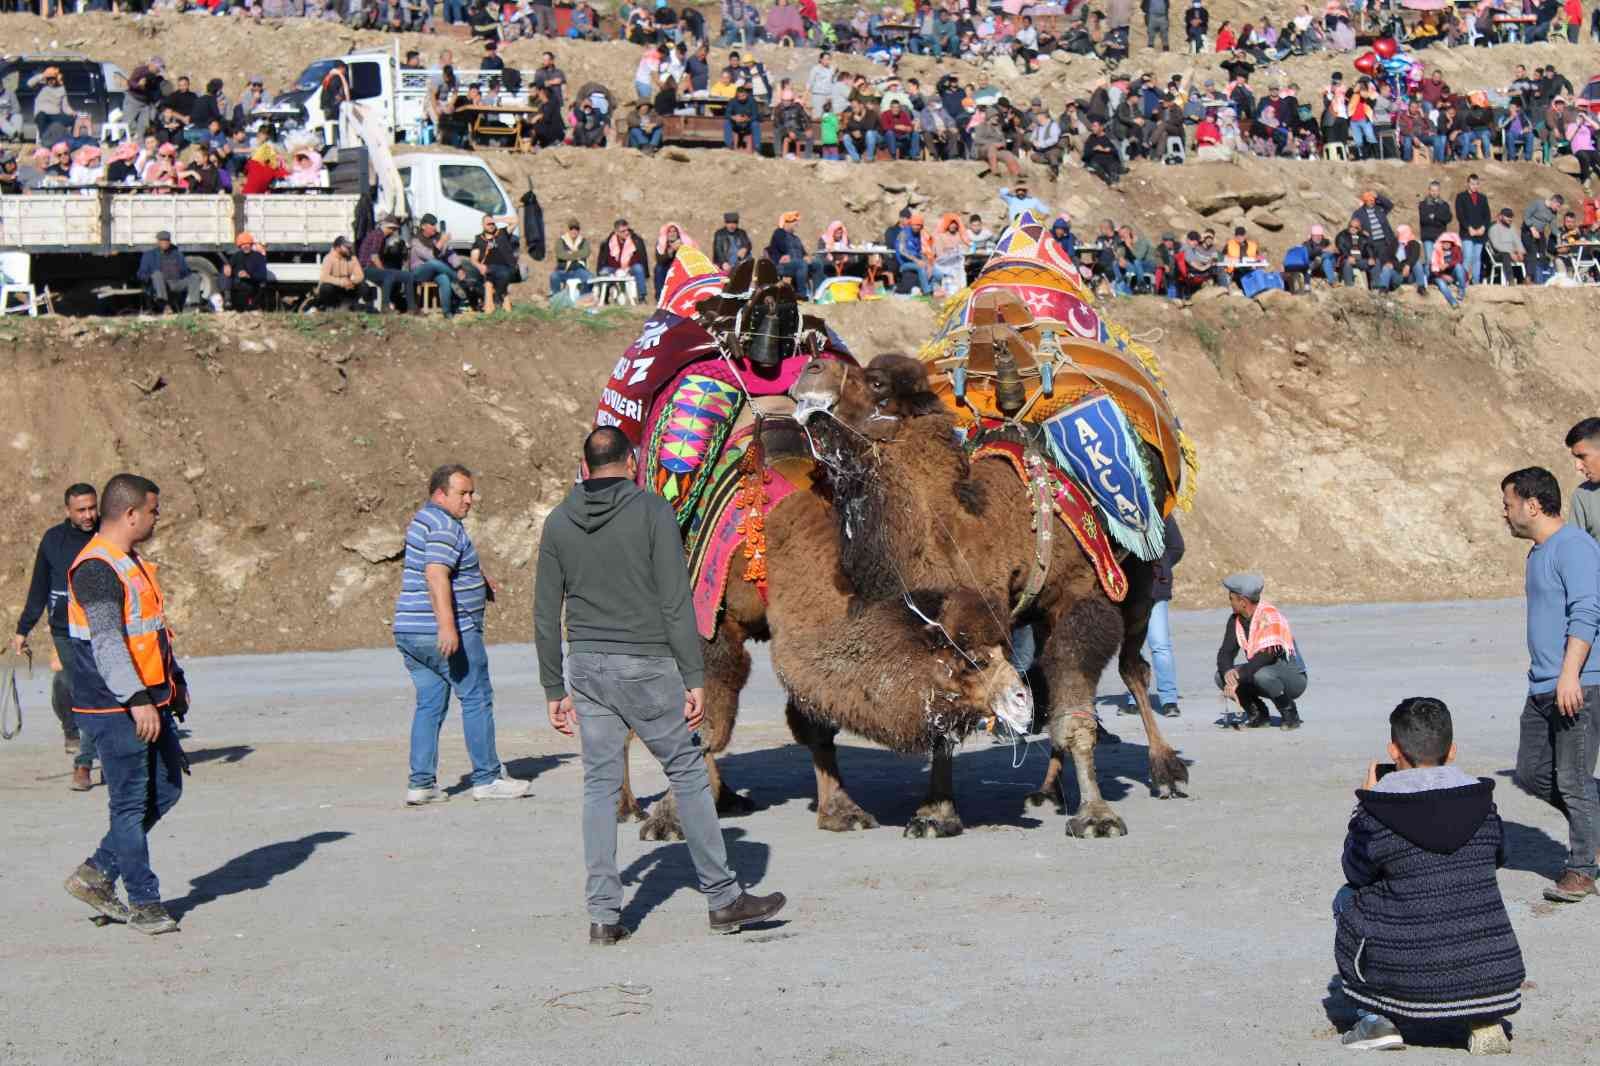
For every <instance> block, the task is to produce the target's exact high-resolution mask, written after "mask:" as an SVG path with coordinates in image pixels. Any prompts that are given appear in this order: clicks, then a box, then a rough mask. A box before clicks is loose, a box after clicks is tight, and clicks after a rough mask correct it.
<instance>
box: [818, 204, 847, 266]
mask: <svg viewBox="0 0 1600 1066" xmlns="http://www.w3.org/2000/svg"><path fill="white" fill-rule="evenodd" d="M848 247H850V231H849V230H847V229H845V225H844V223H843V222H840V221H838V220H837V219H835V220H834V221H832V222H830V223H828V228H827V229H825V230H823V231H822V236H820V237H818V238H817V253H818V254H817V262H818V263H819V264H821V266H822V278H821V279H820V280H822V281H826V280H827V279H828V278H837V277H842V276H844V272H845V268H846V267H848V266H849V264H850V259H849V257H848V256H846V255H845V254H844V252H843V250H844V249H845V248H848Z"/></svg>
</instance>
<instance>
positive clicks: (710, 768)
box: [639, 617, 754, 840]
mask: <svg viewBox="0 0 1600 1066" xmlns="http://www.w3.org/2000/svg"><path fill="white" fill-rule="evenodd" d="M745 636H746V633H745V629H744V627H743V626H742V625H740V624H739V623H738V622H737V621H735V620H734V619H732V618H729V617H724V618H723V621H722V624H721V625H720V626H718V628H717V635H716V637H715V638H714V639H713V640H711V641H710V643H708V644H707V645H706V646H705V664H706V683H705V720H704V721H703V722H701V723H700V742H701V744H702V746H703V747H704V749H705V758H706V774H707V776H708V777H710V779H711V794H712V796H714V797H715V798H716V801H717V813H719V814H748V813H750V811H751V810H753V809H754V808H753V806H752V805H751V803H750V801H749V800H748V799H746V798H745V797H743V796H740V795H739V794H738V793H736V792H734V791H733V790H732V789H730V788H728V787H727V784H726V783H725V782H724V781H723V779H722V772H721V769H720V768H719V767H718V766H717V762H716V756H718V755H720V754H722V752H723V751H724V750H725V749H726V748H727V746H728V742H729V741H730V740H731V739H732V738H733V725H734V721H735V719H736V718H737V717H738V714H739V692H740V690H741V689H743V688H744V684H745V682H746V681H747V680H749V678H750V655H749V653H748V652H746V651H745V650H744V641H745ZM639 839H640V840H682V839H683V826H682V825H681V824H680V823H679V821H678V803H677V801H676V800H675V799H674V798H673V795H672V791H671V790H670V789H669V790H668V791H667V794H666V795H665V796H663V797H661V799H660V800H659V801H658V802H657V803H656V805H655V806H654V807H652V808H650V817H648V818H647V819H645V823H644V824H643V825H641V826H640V827H639Z"/></svg>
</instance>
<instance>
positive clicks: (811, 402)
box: [794, 393, 837, 426]
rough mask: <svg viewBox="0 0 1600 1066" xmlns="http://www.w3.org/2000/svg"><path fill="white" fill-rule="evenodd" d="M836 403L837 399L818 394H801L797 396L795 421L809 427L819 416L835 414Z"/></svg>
mask: <svg viewBox="0 0 1600 1066" xmlns="http://www.w3.org/2000/svg"><path fill="white" fill-rule="evenodd" d="M836 402H837V397H833V396H825V395H819V394H816V393H800V394H798V395H796V396H795V405H794V419H795V421H796V422H799V423H800V424H801V425H802V426H805V425H809V424H810V422H811V420H812V419H813V418H815V417H816V416H818V415H831V414H833V405H834V404H835V403H836Z"/></svg>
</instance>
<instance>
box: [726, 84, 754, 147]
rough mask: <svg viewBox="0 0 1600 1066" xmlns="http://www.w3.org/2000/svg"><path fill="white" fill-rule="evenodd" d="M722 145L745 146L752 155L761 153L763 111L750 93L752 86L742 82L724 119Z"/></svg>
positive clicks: (729, 103) (729, 102)
mask: <svg viewBox="0 0 1600 1066" xmlns="http://www.w3.org/2000/svg"><path fill="white" fill-rule="evenodd" d="M722 146H723V147H724V148H727V149H730V150H733V149H738V148H741V147H742V148H743V149H744V150H745V151H746V152H749V153H751V154H752V155H759V154H760V153H761V111H760V108H759V105H757V103H756V101H755V97H753V96H751V95H750V86H748V85H745V84H742V83H741V84H740V85H739V87H738V88H737V89H736V90H734V97H733V99H732V100H730V101H728V106H727V108H726V110H725V111H724V113H723V119H722Z"/></svg>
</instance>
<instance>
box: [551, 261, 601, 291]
mask: <svg viewBox="0 0 1600 1066" xmlns="http://www.w3.org/2000/svg"><path fill="white" fill-rule="evenodd" d="M592 277H594V275H593V274H590V273H589V271H588V270H587V269H586V268H584V267H579V268H578V269H576V270H552V271H551V272H550V295H551V296H554V295H555V294H556V293H558V292H560V291H561V290H562V289H564V288H565V287H566V284H567V282H568V281H569V280H576V281H580V282H582V283H583V284H582V285H581V286H580V287H579V289H578V291H579V292H588V291H589V279H590V278H592Z"/></svg>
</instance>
